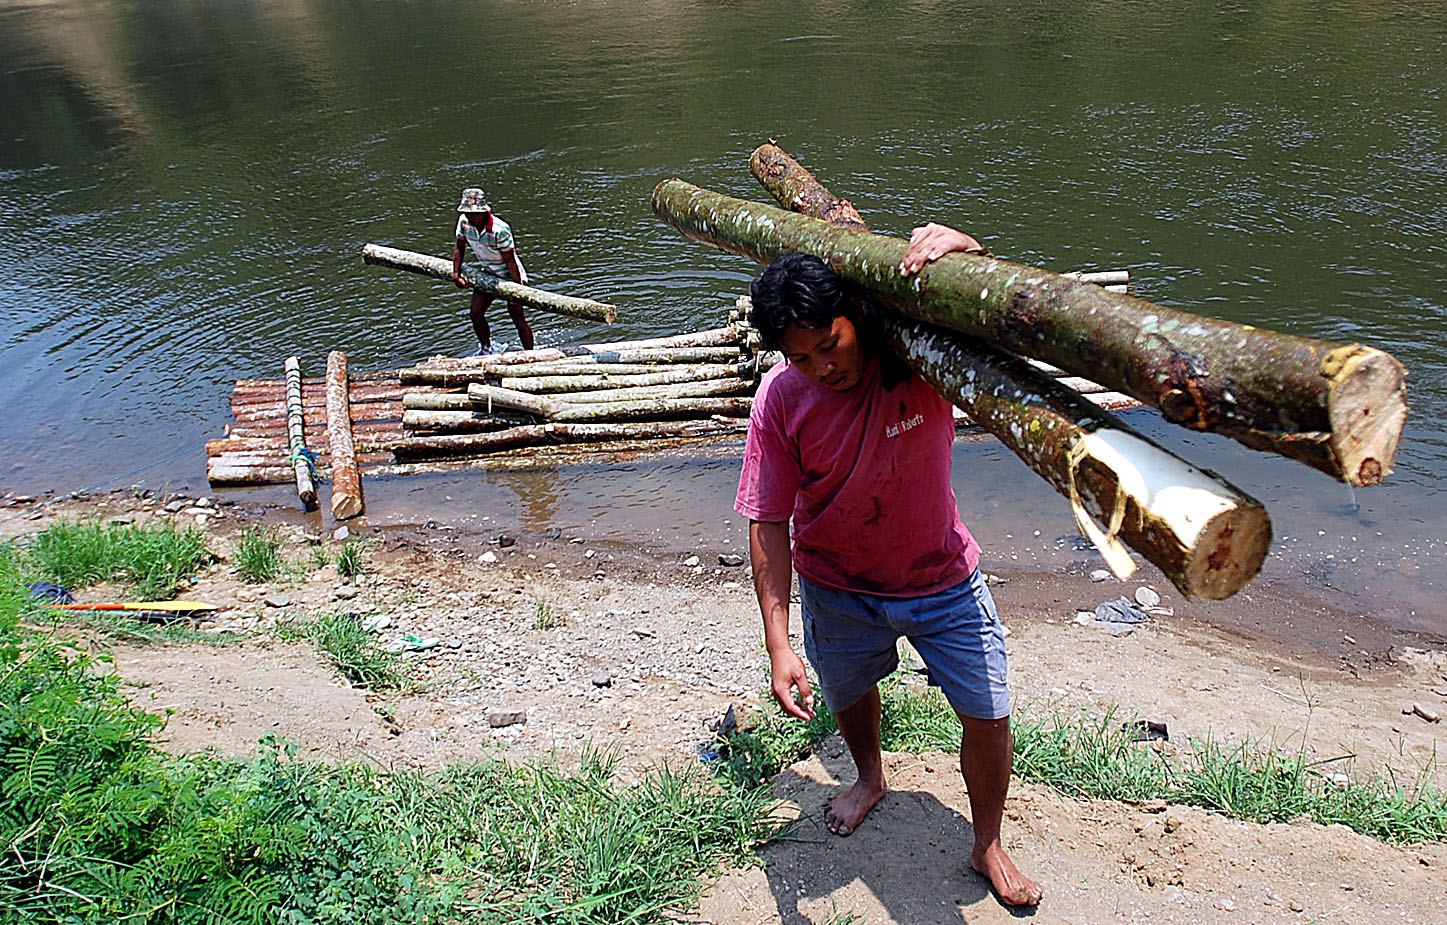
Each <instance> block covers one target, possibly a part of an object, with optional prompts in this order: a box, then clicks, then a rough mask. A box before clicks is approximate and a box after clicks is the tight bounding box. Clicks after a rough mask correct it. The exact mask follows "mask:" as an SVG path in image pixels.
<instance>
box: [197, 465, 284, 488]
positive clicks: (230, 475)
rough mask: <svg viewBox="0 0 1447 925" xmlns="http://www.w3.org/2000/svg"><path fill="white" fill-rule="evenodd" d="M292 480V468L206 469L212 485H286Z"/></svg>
mask: <svg viewBox="0 0 1447 925" xmlns="http://www.w3.org/2000/svg"><path fill="white" fill-rule="evenodd" d="M291 479H292V469H291V466H287V465H276V466H231V465H215V466H209V465H208V466H207V467H206V480H207V481H208V482H210V483H211V484H212V485H284V484H286V483H287V482H290V481H291Z"/></svg>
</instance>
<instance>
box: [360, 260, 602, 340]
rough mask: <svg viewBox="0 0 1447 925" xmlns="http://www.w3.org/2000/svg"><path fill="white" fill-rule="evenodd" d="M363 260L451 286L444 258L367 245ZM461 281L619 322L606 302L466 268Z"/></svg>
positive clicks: (558, 311)
mask: <svg viewBox="0 0 1447 925" xmlns="http://www.w3.org/2000/svg"><path fill="white" fill-rule="evenodd" d="M362 259H363V260H365V261H366V262H367V263H369V264H373V265H375V266H383V267H391V268H392V269H394V270H407V271H408V272H411V273H420V274H422V275H423V276H432V277H435V278H437V279H444V280H447V281H449V282H451V280H452V261H450V260H444V259H442V258H441V257H429V256H428V255H426V254H418V253H415V252H413V251H404V250H399V249H397V248H395V247H383V246H382V245H380V244H368V245H366V246H365V247H363V248H362ZM462 278H463V280H464V281H466V283H467V284H468V285H469V286H471V287H472V288H473V289H480V290H482V291H483V292H488V293H491V294H492V295H495V296H498V297H500V298H504V299H507V300H508V301H510V302H521V303H522V304H524V305H526V306H528V307H530V308H536V309H540V310H542V311H545V312H552V313H553V314H555V315H567V316H568V317H570V318H582V319H584V320H585V321H602V322H605V323H607V324H612V323H613V322H614V321H615V320H617V318H618V309H617V308H616V307H614V306H612V305H608V304H607V303H604V302H594V301H593V300H592V299H578V298H574V297H573V296H566V295H558V294H557V293H555V292H547V291H545V290H543V289H534V288H533V287H532V286H524V285H522V284H521V283H515V282H513V281H511V280H505V279H498V278H497V277H495V276H491V275H489V274H487V273H478V272H475V271H473V270H470V269H468V268H466V267H464V268H463V270H462Z"/></svg>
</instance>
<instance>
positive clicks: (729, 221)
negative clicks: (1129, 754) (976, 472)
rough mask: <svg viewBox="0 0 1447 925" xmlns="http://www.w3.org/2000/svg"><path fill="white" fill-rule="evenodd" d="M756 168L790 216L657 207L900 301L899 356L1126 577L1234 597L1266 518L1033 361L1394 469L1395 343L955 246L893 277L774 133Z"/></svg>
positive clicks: (1179, 413) (761, 257)
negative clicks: (1185, 307) (1066, 510)
mask: <svg viewBox="0 0 1447 925" xmlns="http://www.w3.org/2000/svg"><path fill="white" fill-rule="evenodd" d="M750 166H751V169H752V172H753V174H754V176H755V177H756V178H757V179H758V180H759V181H760V182H761V183H762V184H763V186H764V187H765V189H767V190H768V191H769V192H770V193H771V194H772V195H773V196H774V198H775V199H776V200H777V201H778V202H779V203H780V204H782V205H783V206H784V207H785V208H787V209H790V210H792V212H787V211H782V210H780V209H778V208H775V207H773V206H769V205H763V204H760V203H754V202H748V201H746V200H741V199H735V198H732V197H729V196H724V195H721V194H718V193H714V192H710V191H708V190H705V189H701V188H699V187H697V186H693V185H691V184H689V183H685V182H684V181H682V180H679V179H670V180H664V181H663V182H662V183H660V184H658V186H657V188H656V189H655V190H654V193H653V210H654V214H655V215H657V216H658V218H659V219H660V220H662V221H663V222H664V223H666V224H668V225H670V226H672V227H674V228H675V229H677V230H678V231H680V232H682V233H683V234H685V235H687V236H688V237H691V238H694V239H696V240H698V241H701V242H704V243H706V244H709V245H712V246H714V247H717V248H719V249H721V250H724V251H727V252H730V253H734V254H740V255H742V256H745V257H748V258H751V259H753V260H755V261H757V262H759V263H767V262H770V261H772V260H774V259H775V258H777V257H779V256H782V255H784V254H787V253H792V252H802V253H810V254H814V255H816V256H818V257H820V258H821V259H823V260H824V261H825V262H827V263H828V264H829V265H830V266H831V267H833V269H834V270H835V271H836V272H837V273H838V274H839V275H840V276H841V277H842V278H843V279H844V280H845V282H846V284H848V285H850V286H852V287H854V289H855V290H856V291H857V292H858V293H859V294H861V295H862V296H864V297H867V298H870V299H872V300H874V301H875V302H877V303H879V304H881V305H884V306H886V307H887V308H889V309H892V310H893V312H894V313H895V314H894V315H893V317H892V318H891V320H890V322H889V324H888V336H889V338H890V340H891V345H892V347H893V348H894V350H895V351H896V352H897V353H898V354H899V355H900V356H901V357H902V358H903V359H904V360H905V362H907V363H908V364H909V365H910V366H911V367H912V368H913V369H914V370H915V371H916V372H918V373H919V374H920V375H922V376H924V377H925V378H926V379H928V380H929V381H930V382H931V383H932V384H933V385H934V386H935V387H936V388H937V389H939V390H940V392H941V393H942V394H943V395H945V396H946V397H947V398H949V399H950V400H951V401H952V402H953V403H954V404H955V405H956V406H957V407H958V408H960V409H962V410H963V411H964V412H965V413H966V414H967V415H969V417H970V418H972V419H973V420H974V421H975V422H976V423H978V424H979V425H980V426H982V427H984V428H985V429H986V430H988V431H989V432H990V433H992V434H993V435H995V436H996V437H998V438H999V439H1000V440H1001V441H1002V442H1003V443H1005V444H1006V445H1007V446H1009V447H1010V449H1011V450H1012V451H1014V452H1015V453H1016V454H1017V455H1018V456H1019V457H1020V458H1021V459H1022V460H1024V462H1025V463H1026V464H1027V465H1029V466H1030V467H1031V468H1032V469H1033V470H1034V471H1035V472H1036V473H1037V474H1039V475H1040V476H1041V477H1043V478H1044V479H1045V480H1046V481H1047V482H1049V483H1050V484H1051V485H1052V486H1054V487H1055V488H1056V489H1057V490H1059V491H1060V492H1061V493H1062V494H1064V495H1066V496H1067V498H1069V500H1070V503H1071V507H1072V510H1073V512H1074V514H1075V517H1076V520H1077V523H1078V524H1079V525H1080V528H1081V531H1082V532H1083V533H1084V534H1085V535H1086V536H1088V537H1089V538H1090V539H1091V540H1092V541H1093V542H1095V544H1096V546H1097V547H1098V548H1099V549H1100V550H1101V552H1102V553H1103V554H1104V555H1105V557H1106V561H1107V562H1108V563H1109V564H1110V565H1111V567H1112V569H1114V570H1115V571H1116V573H1117V574H1118V575H1121V576H1122V577H1124V576H1126V575H1128V574H1130V572H1131V571H1132V570H1133V569H1134V567H1135V565H1134V562H1133V560H1132V558H1131V556H1130V553H1129V552H1128V551H1127V547H1129V549H1131V550H1134V551H1135V552H1137V553H1139V554H1140V555H1141V556H1143V557H1144V558H1145V559H1147V560H1148V561H1150V562H1152V563H1154V564H1155V565H1156V566H1158V567H1159V568H1160V569H1161V571H1162V572H1163V573H1164V574H1165V576H1166V577H1167V578H1168V579H1170V580H1171V582H1172V583H1174V584H1175V585H1176V587H1177V588H1178V589H1179V590H1180V591H1181V592H1182V593H1183V594H1186V595H1188V596H1198V597H1205V598H1224V597H1228V596H1230V595H1231V594H1234V593H1235V592H1236V591H1237V590H1239V589H1240V588H1241V587H1243V586H1244V585H1245V584H1246V583H1247V582H1248V581H1250V579H1251V578H1252V577H1254V576H1255V575H1256V573H1257V572H1258V571H1259V570H1260V568H1261V565H1262V563H1263V561H1264V560H1265V557H1266V554H1267V552H1268V550H1269V548H1270V544H1271V523H1270V519H1269V517H1268V516H1267V514H1266V511H1265V509H1264V508H1263V507H1262V505H1261V504H1260V503H1259V502H1258V501H1256V500H1255V499H1254V498H1252V497H1251V496H1249V495H1247V494H1246V493H1245V492H1243V491H1241V490H1240V489H1238V488H1236V487H1235V486H1232V485H1230V484H1229V483H1227V482H1226V481H1225V480H1224V479H1222V478H1220V477H1219V476H1217V475H1215V474H1214V473H1211V472H1209V471H1206V470H1203V469H1198V468H1196V467H1194V466H1192V465H1190V464H1189V463H1188V462H1186V461H1184V460H1182V459H1180V458H1178V457H1176V456H1175V455H1173V454H1172V453H1170V452H1169V451H1167V450H1165V449H1164V448H1162V447H1160V446H1159V445H1157V444H1155V443H1153V442H1151V441H1150V440H1148V439H1147V438H1145V437H1143V436H1142V435H1140V434H1139V433H1137V432H1135V431H1134V430H1132V429H1131V428H1129V427H1127V426H1126V425H1125V424H1123V423H1122V422H1120V421H1119V420H1117V419H1116V418H1115V417H1114V416H1112V415H1111V414H1109V413H1108V412H1107V411H1105V410H1103V409H1102V408H1100V407H1097V406H1096V405H1094V404H1091V403H1089V402H1087V401H1085V400H1083V399H1082V397H1081V396H1080V395H1079V394H1078V393H1077V392H1075V391H1074V390H1071V389H1069V388H1067V387H1064V386H1062V385H1061V384H1060V383H1059V382H1058V381H1056V380H1055V379H1053V378H1052V377H1050V376H1049V375H1046V374H1043V373H1042V372H1041V370H1040V369H1039V368H1038V366H1036V365H1034V364H1032V363H1031V362H1029V361H1028V360H1027V359H1025V358H1034V359H1035V360H1038V361H1043V362H1045V363H1049V364H1053V365H1054V366H1056V367H1059V368H1060V369H1063V370H1065V371H1066V372H1068V373H1072V374H1075V375H1080V376H1089V377H1090V378H1091V379H1094V380H1096V381H1098V382H1101V383H1102V384H1104V385H1105V386H1106V387H1107V388H1110V389H1115V390H1118V391H1119V392H1122V393H1124V394H1126V395H1129V396H1131V397H1133V398H1135V399H1137V400H1139V401H1141V402H1143V403H1145V404H1148V405H1151V406H1154V407H1157V408H1159V409H1160V410H1161V412H1162V414H1163V415H1164V416H1165V417H1166V419H1167V420H1169V421H1172V422H1174V423H1177V424H1180V425H1182V426H1185V427H1189V428H1192V429H1195V430H1206V431H1213V432H1215V433H1220V434H1224V435H1227V436H1230V437H1233V438H1235V439H1236V440H1239V441H1241V442H1242V443H1244V444H1246V445H1247V446H1250V447H1252V448H1254V449H1258V450H1265V451H1269V452H1273V453H1279V454H1281V455H1283V456H1286V457H1289V458H1292V459H1296V460H1299V461H1301V462H1304V463H1306V464H1307V465H1310V466H1312V467H1313V468H1316V469H1319V470H1321V471H1323V472H1326V473H1328V474H1329V475H1331V476H1333V477H1334V478H1337V479H1341V480H1343V481H1346V482H1348V483H1350V484H1353V485H1372V484H1376V483H1377V482H1379V481H1381V479H1382V478H1384V477H1385V476H1386V475H1387V474H1388V473H1389V472H1390V471H1391V465H1392V460H1393V457H1394V455H1395V453H1396V448H1397V444H1398V442H1399V440H1400V438H1401V433H1402V427H1403V424H1404V422H1405V418H1406V411H1407V405H1406V395H1405V389H1404V385H1403V378H1404V376H1405V371H1404V370H1403V368H1402V366H1401V364H1400V363H1398V362H1397V361H1396V360H1395V359H1394V358H1393V357H1391V356H1390V355H1389V354H1386V353H1384V352H1382V351H1380V350H1376V349H1374V348H1371V347H1365V346H1362V345H1360V344H1336V343H1328V342H1325V341H1319V340H1312V339H1308V338H1302V337H1294V336H1291V335H1286V334H1278V333H1275V332H1271V331H1266V330H1263V329H1260V328H1257V327H1254V326H1250V325H1242V324H1234V323H1231V322H1226V321H1221V320H1218V319H1213V318H1205V317H1201V316H1197V315H1192V314H1188V313H1186V312H1181V311H1177V310H1174V309H1170V308H1166V307H1163V306H1160V305H1155V304H1152V303H1150V302H1146V301H1144V300H1141V299H1138V298H1135V297H1132V296H1130V295H1128V294H1124V293H1120V292H1113V291H1110V290H1108V289H1106V288H1104V287H1102V286H1098V285H1090V284H1088V283H1086V282H1083V281H1081V280H1079V279H1076V278H1071V277H1069V276H1066V275H1062V274H1056V273H1052V272H1049V271H1046V270H1041V269H1038V268H1033V267H1028V266H1022V265H1020V264H1015V263H1011V262H1009V261H1006V260H1002V259H999V258H997V257H995V256H993V255H990V254H985V255H975V254H950V255H947V256H945V257H943V258H940V259H939V260H936V261H934V262H932V263H930V264H927V265H926V266H925V267H924V268H922V269H921V271H920V272H919V273H917V274H915V275H911V276H902V275H901V274H900V273H899V271H898V266H899V263H900V260H901V258H902V257H903V255H904V251H905V248H906V246H907V244H906V242H905V241H903V240H901V239H899V238H893V237H886V236H883V235H876V234H872V233H870V232H869V230H868V228H867V226H866V224H865V222H864V220H863V218H862V217H861V216H860V214H859V212H858V211H857V210H856V209H855V207H854V206H853V204H852V203H850V202H849V201H847V200H843V199H839V198H838V197H837V196H835V195H834V194H833V193H831V192H830V191H829V190H828V189H827V188H825V187H824V186H823V185H822V184H821V183H819V181H818V180H817V179H815V178H814V177H813V176H812V175H811V174H810V173H809V172H808V171H807V170H805V169H804V168H803V167H802V166H800V165H799V164H798V163H797V162H796V161H794V160H793V159H792V158H791V157H789V155H788V154H786V153H785V152H784V151H782V150H781V149H779V148H778V147H777V146H775V145H772V144H768V145H763V146H761V147H760V148H758V149H757V150H756V151H755V152H754V153H753V156H752V157H751V158H750ZM795 213H797V214H795Z"/></svg>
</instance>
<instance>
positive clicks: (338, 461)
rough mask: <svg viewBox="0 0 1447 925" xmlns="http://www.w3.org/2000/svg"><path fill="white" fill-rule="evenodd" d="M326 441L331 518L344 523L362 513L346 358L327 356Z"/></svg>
mask: <svg viewBox="0 0 1447 925" xmlns="http://www.w3.org/2000/svg"><path fill="white" fill-rule="evenodd" d="M327 438H328V440H330V441H331V451H332V452H331V467H332V516H333V517H335V518H336V519H337V520H347V519H348V518H351V517H356V516H357V515H358V514H360V513H362V511H363V510H364V508H365V507H366V505H365V503H364V502H363V499H362V473H361V471H360V470H358V468H357V460H356V450H355V448H354V446H353V443H352V417H351V405H350V403H349V402H348V401H347V355H346V354H345V353H342V352H341V351H340V350H333V351H332V352H331V353H329V354H327Z"/></svg>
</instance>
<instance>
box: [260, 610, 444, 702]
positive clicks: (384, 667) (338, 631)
mask: <svg viewBox="0 0 1447 925" xmlns="http://www.w3.org/2000/svg"><path fill="white" fill-rule="evenodd" d="M277 632H278V634H279V635H280V636H281V637H282V638H283V639H305V640H307V641H309V642H311V643H313V644H314V645H315V646H316V647H317V648H318V649H320V650H321V651H322V652H323V653H325V654H326V656H327V658H328V659H329V660H330V661H331V663H332V665H333V666H335V667H336V669H337V671H339V672H340V673H341V675H342V677H344V678H346V679H347V680H348V681H351V682H352V683H353V684H355V685H357V686H358V687H365V688H368V689H369V690H377V691H380V690H412V689H414V688H415V687H416V682H415V681H413V680H412V679H411V678H410V677H408V676H407V673H406V672H405V671H403V670H402V669H403V665H404V662H403V661H402V659H401V658H399V657H398V656H397V654H396V653H394V652H388V651H386V650H385V649H383V648H382V647H381V646H379V645H377V636H376V634H375V633H373V632H372V631H371V630H369V629H367V628H366V627H365V626H363V625H362V621H361V619H360V618H358V617H356V616H353V615H352V614H350V613H347V612H345V611H339V610H326V611H322V612H321V613H319V614H317V615H316V616H314V617H311V618H309V619H308V618H303V619H300V620H289V621H286V622H283V623H281V624H279V625H278V626H277Z"/></svg>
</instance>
